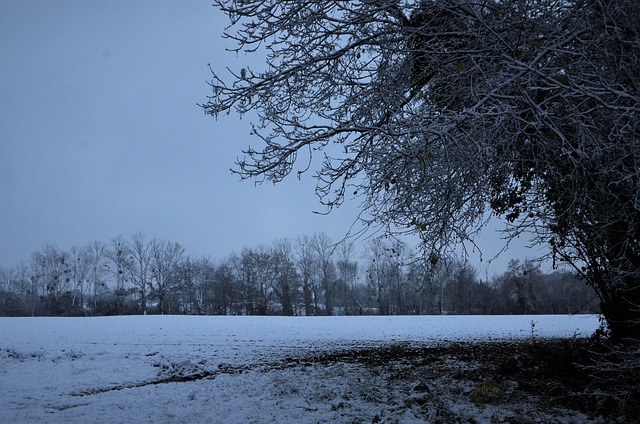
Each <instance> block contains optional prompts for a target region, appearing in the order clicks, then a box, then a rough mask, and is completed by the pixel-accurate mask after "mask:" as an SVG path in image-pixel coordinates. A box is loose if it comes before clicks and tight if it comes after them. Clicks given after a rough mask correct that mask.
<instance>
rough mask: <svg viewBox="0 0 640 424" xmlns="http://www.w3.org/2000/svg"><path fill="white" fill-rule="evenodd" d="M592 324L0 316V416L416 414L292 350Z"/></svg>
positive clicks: (183, 419)
mask: <svg viewBox="0 0 640 424" xmlns="http://www.w3.org/2000/svg"><path fill="white" fill-rule="evenodd" d="M532 322H533V323H534V324H535V325H534V326H533V327H532ZM598 325H599V322H598V317H597V316H592V315H589V316H587V315H575V316H566V315H555V316H413V317H306V318H305V317H297V318H290V317H196V316H127V317H104V318H0V423H34V422H43V423H218V422H219V423H235V422H242V423H249V422H256V423H258V422H260V423H262V422H264V423H266V422H279V423H282V422H309V423H316V422H327V423H328V422H349V423H351V422H372V421H374V422H425V421H429V417H428V416H426V415H425V407H424V405H422V406H421V407H420V408H421V409H420V408H418V406H419V405H418V406H416V407H415V408H414V407H412V406H411V402H404V403H403V404H402V405H403V407H402V408H397V407H394V406H393V405H397V404H398V403H397V402H395V401H394V400H393V399H390V397H393V396H394V393H396V394H397V390H396V389H394V390H396V391H393V390H390V389H384V387H382V386H384V385H385V384H387V383H385V381H388V379H386V380H385V379H384V378H383V377H384V376H382V375H381V373H379V372H377V371H375V370H371V369H368V368H366V367H364V366H362V365H358V364H347V363H334V364H327V363H313V361H307V362H304V361H302V362H296V363H295V365H291V362H292V358H305V357H307V356H311V355H317V354H319V353H322V352H331V351H341V350H345V349H352V348H367V347H377V346H384V345H388V344H393V343H405V342H408V343H411V344H416V345H437V344H442V343H444V342H446V341H474V340H478V341H484V340H491V339H495V340H499V339H513V338H516V339H522V338H525V339H527V338H532V336H533V337H534V338H553V337H572V336H578V337H584V336H588V335H590V334H591V333H592V332H593V331H594V330H595V329H596V328H597V327H598ZM532 330H533V334H532ZM293 362H295V361H293ZM387 377H388V376H387ZM383 380H384V381H383ZM387 385H388V384H387ZM383 389H384V390H386V391H384V390H383ZM398 390H399V389H398ZM461 390H462V389H461ZM382 391H384V393H383V392H382ZM390 405H391V406H390ZM394 408H395V409H394ZM418 409H419V410H418ZM474 414H478V415H477V421H478V422H482V415H481V414H480V413H474ZM488 417H489V415H487V418H486V419H487V420H489V418H488ZM487 422H489V421H487ZM567 422H569V421H567Z"/></svg>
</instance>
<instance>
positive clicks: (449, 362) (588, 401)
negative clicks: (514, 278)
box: [286, 339, 640, 423]
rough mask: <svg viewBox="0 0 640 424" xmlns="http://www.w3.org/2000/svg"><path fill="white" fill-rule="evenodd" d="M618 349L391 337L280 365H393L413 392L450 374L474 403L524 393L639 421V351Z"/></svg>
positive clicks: (612, 418) (542, 401)
mask: <svg viewBox="0 0 640 424" xmlns="http://www.w3.org/2000/svg"><path fill="white" fill-rule="evenodd" d="M624 352H625V351H624V350H623V349H622V348H621V347H617V348H615V349H612V348H611V347H610V346H608V345H607V344H603V343H601V342H596V341H593V340H585V339H552V340H541V339H535V340H525V341H523V340H520V341H488V342H487V341H482V342H451V343H442V344H440V345H436V346H420V345H414V344H402V343H399V344H393V345H389V346H384V347H374V348H365V349H358V348H353V349H350V350H344V351H340V352H333V353H328V354H321V355H316V356H309V357H304V358H288V361H287V362H286V366H287V367H289V366H295V365H310V364H330V363H356V364H362V365H365V366H367V367H371V368H375V369H381V368H386V369H387V370H389V369H390V368H394V367H395V368H396V369H398V375H397V378H403V379H407V378H408V379H411V378H412V379H414V381H413V384H414V387H413V390H414V391H418V392H419V391H420V387H419V386H420V384H424V385H425V387H427V385H428V384H427V383H428V382H431V381H434V380H440V381H442V380H447V379H450V381H452V382H454V381H457V382H465V383H468V384H469V386H470V387H472V389H471V390H470V391H468V392H467V393H465V396H466V397H467V398H468V399H470V400H471V401H472V402H474V403H475V404H477V405H484V404H495V403H501V404H504V403H509V402H512V401H521V400H522V399H528V400H530V401H532V402H534V403H535V404H536V405H538V406H539V407H540V408H556V407H557V408H564V409H569V410H573V411H579V412H582V413H584V414H585V415H587V416H589V417H592V418H595V417H598V418H600V419H601V420H602V421H603V422H619V423H640V375H639V373H638V371H639V370H640V364H639V362H640V357H639V356H638V355H637V353H627V354H625V353H624ZM626 352H628V350H627V351H626ZM633 352H637V351H633ZM391 374H393V373H391ZM522 422H525V421H522Z"/></svg>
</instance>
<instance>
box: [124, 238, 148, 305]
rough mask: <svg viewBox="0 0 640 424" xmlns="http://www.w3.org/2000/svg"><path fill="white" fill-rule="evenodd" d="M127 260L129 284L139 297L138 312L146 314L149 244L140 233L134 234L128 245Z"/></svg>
mask: <svg viewBox="0 0 640 424" xmlns="http://www.w3.org/2000/svg"><path fill="white" fill-rule="evenodd" d="M127 247H128V249H127V254H128V258H127V259H128V260H127V261H126V262H125V266H126V267H127V270H128V273H129V275H130V276H131V282H132V284H133V285H134V286H135V288H136V291H137V292H138V295H139V302H140V311H141V312H142V314H144V315H146V314H147V299H148V295H149V289H150V286H151V243H149V242H147V241H146V240H145V238H144V235H143V234H142V233H135V234H134V235H133V236H131V242H129V243H128V246H127Z"/></svg>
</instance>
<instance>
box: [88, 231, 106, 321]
mask: <svg viewBox="0 0 640 424" xmlns="http://www.w3.org/2000/svg"><path fill="white" fill-rule="evenodd" d="M84 254H85V257H86V260H87V263H88V267H89V274H88V275H89V277H88V278H89V281H90V284H91V302H92V303H93V313H94V314H95V313H97V310H98V295H99V293H100V292H101V291H104V290H105V289H106V287H107V283H106V278H107V274H108V272H109V265H108V262H107V261H108V258H109V257H108V250H107V246H106V245H105V244H104V243H103V242H100V241H94V242H93V243H91V244H89V245H88V246H87V247H86V248H85V251H84Z"/></svg>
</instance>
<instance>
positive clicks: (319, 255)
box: [311, 232, 336, 315]
mask: <svg viewBox="0 0 640 424" xmlns="http://www.w3.org/2000/svg"><path fill="white" fill-rule="evenodd" d="M311 248H312V251H313V255H314V259H315V262H316V271H317V273H318V279H319V281H320V286H321V287H322V291H323V294H324V306H325V313H326V314H327V315H333V307H334V302H335V299H334V297H335V285H336V284H335V283H336V281H335V280H336V270H335V265H334V263H333V254H334V251H335V245H334V244H333V242H332V241H331V239H330V238H329V236H327V234H326V233H323V232H320V233H318V232H316V233H314V234H313V237H311Z"/></svg>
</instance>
